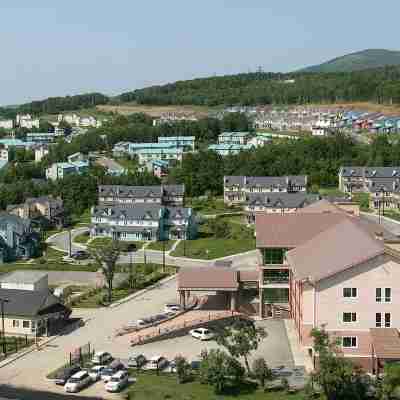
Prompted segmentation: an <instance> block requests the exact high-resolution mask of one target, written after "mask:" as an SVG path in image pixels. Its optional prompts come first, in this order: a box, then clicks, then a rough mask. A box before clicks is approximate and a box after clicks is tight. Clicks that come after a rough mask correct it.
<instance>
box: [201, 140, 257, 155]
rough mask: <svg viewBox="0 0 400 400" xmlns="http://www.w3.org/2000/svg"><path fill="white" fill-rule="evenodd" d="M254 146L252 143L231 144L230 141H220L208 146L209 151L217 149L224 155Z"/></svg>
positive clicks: (237, 152) (234, 153)
mask: <svg viewBox="0 0 400 400" xmlns="http://www.w3.org/2000/svg"><path fill="white" fill-rule="evenodd" d="M253 148H254V146H253V145H251V144H229V143H221V144H220V143H219V144H211V145H209V146H208V150H209V151H215V152H216V153H217V154H219V155H220V156H222V157H226V156H230V155H236V154H239V153H240V152H241V151H246V150H251V149H253Z"/></svg>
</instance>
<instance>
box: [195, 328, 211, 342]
mask: <svg viewBox="0 0 400 400" xmlns="http://www.w3.org/2000/svg"><path fill="white" fill-rule="evenodd" d="M189 334H190V335H191V336H192V337H194V338H195V339H199V340H210V339H212V338H213V337H214V336H215V334H214V333H213V332H212V331H210V330H209V329H207V328H196V329H192V330H191V331H189Z"/></svg>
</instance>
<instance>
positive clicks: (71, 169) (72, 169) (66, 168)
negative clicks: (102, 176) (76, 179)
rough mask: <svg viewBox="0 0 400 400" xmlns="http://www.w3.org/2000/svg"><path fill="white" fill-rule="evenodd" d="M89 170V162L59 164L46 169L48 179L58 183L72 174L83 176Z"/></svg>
mask: <svg viewBox="0 0 400 400" xmlns="http://www.w3.org/2000/svg"><path fill="white" fill-rule="evenodd" d="M88 169H89V161H75V162H59V163H54V164H52V165H51V166H50V167H49V168H47V169H46V179H50V180H53V181H56V180H57V179H63V178H65V177H66V176H68V175H71V174H83V173H85V172H87V171H88Z"/></svg>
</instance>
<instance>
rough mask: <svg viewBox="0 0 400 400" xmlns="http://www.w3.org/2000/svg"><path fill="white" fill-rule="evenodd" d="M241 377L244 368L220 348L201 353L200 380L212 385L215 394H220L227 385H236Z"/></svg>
mask: <svg viewBox="0 0 400 400" xmlns="http://www.w3.org/2000/svg"><path fill="white" fill-rule="evenodd" d="M243 377H244V368H243V367H242V366H241V365H240V363H239V362H238V361H237V360H236V359H235V358H233V357H231V356H229V355H228V354H226V353H225V352H223V351H222V350H219V349H217V350H215V349H213V350H210V351H209V352H207V351H204V352H203V353H202V360H201V363H200V380H201V381H202V382H203V383H208V384H209V385H211V386H213V387H214V391H215V393H216V394H222V393H223V392H224V391H225V389H226V388H227V387H228V386H229V385H238V384H239V383H240V382H241V381H242V380H243Z"/></svg>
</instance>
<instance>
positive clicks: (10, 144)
mask: <svg viewBox="0 0 400 400" xmlns="http://www.w3.org/2000/svg"><path fill="white" fill-rule="evenodd" d="M0 145H3V147H4V148H6V149H9V148H16V149H31V148H32V147H34V146H35V145H36V143H33V142H25V141H23V140H21V139H14V138H4V139H0Z"/></svg>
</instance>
